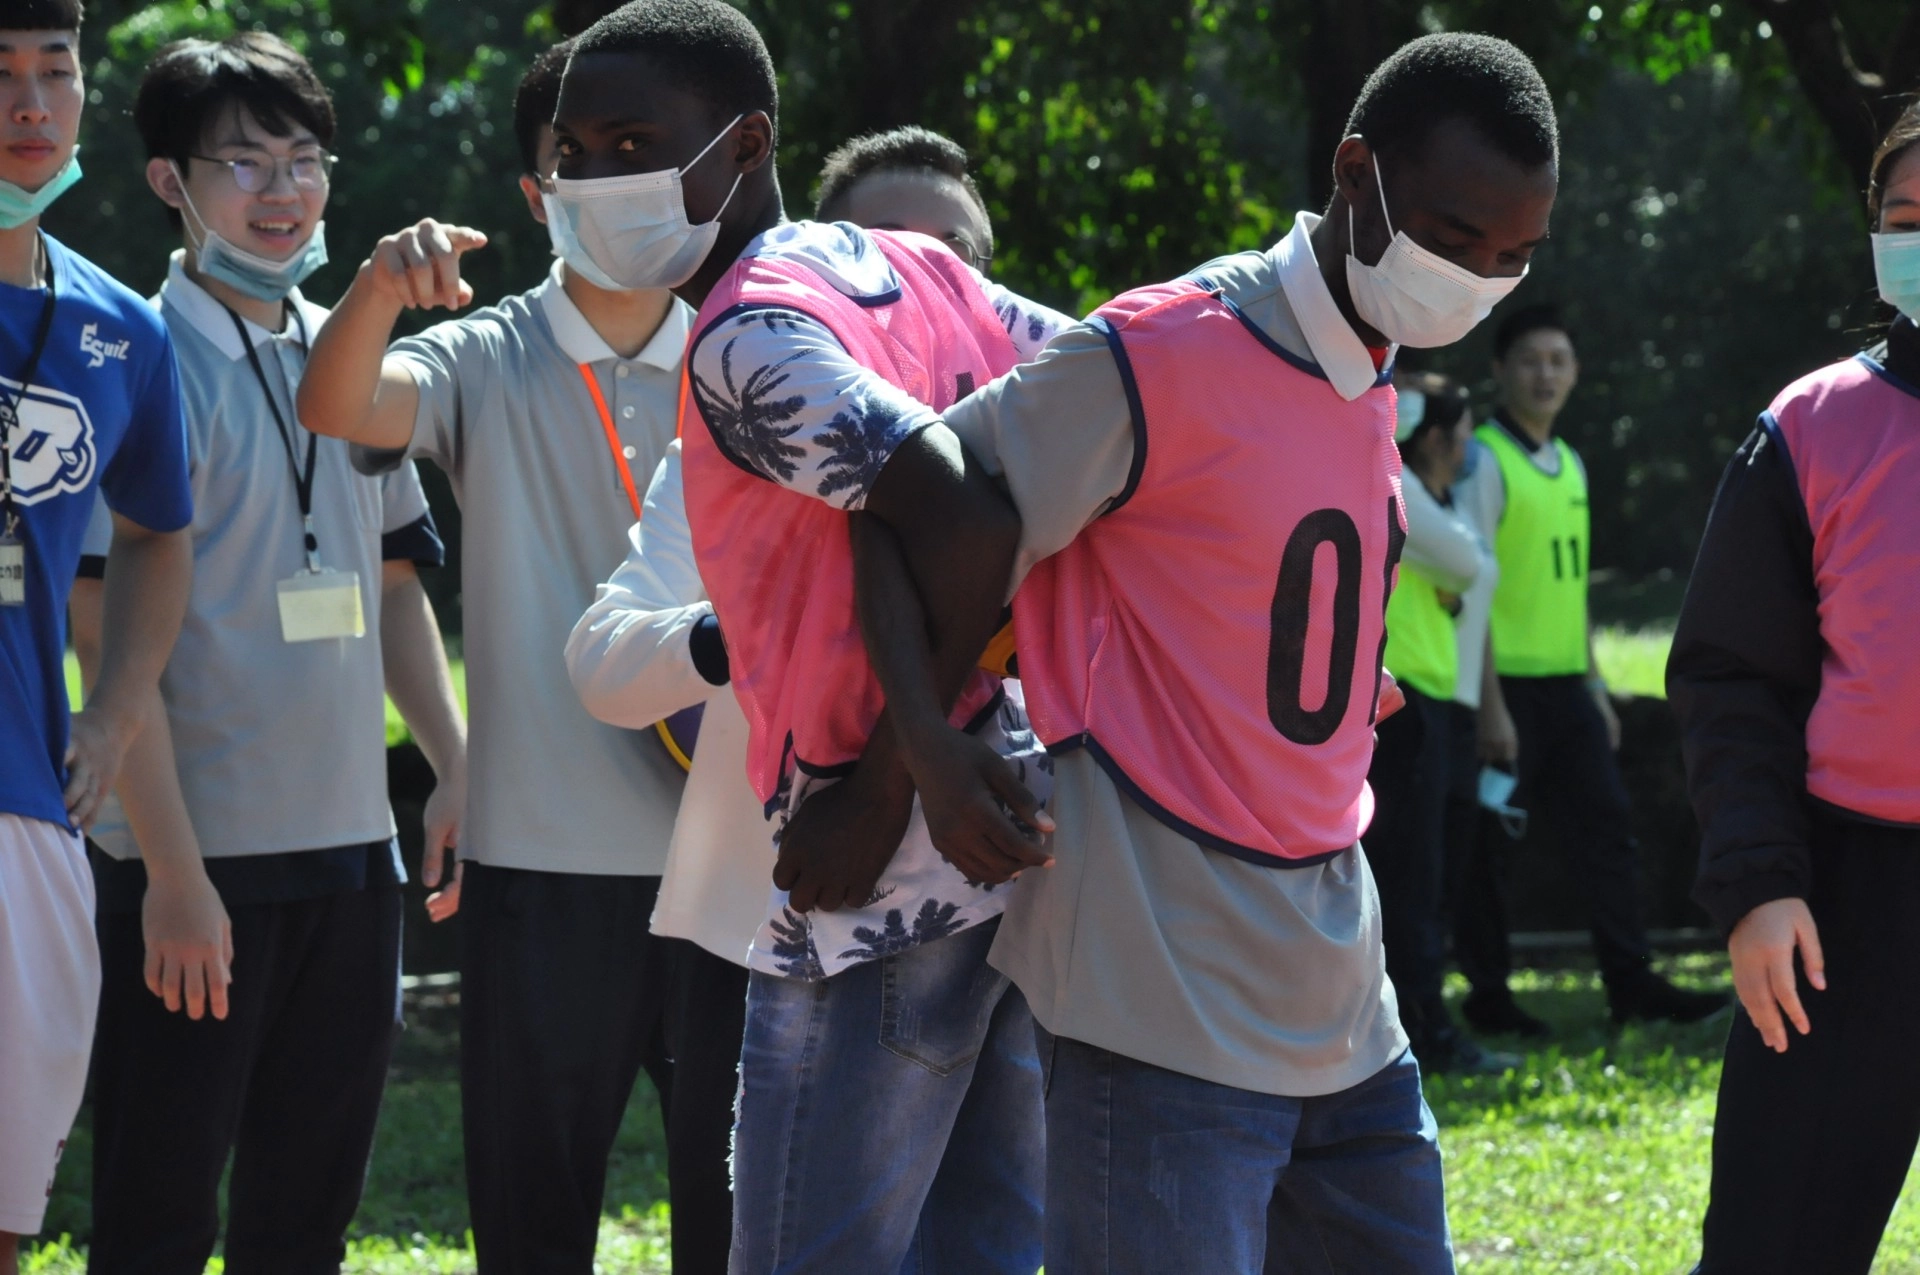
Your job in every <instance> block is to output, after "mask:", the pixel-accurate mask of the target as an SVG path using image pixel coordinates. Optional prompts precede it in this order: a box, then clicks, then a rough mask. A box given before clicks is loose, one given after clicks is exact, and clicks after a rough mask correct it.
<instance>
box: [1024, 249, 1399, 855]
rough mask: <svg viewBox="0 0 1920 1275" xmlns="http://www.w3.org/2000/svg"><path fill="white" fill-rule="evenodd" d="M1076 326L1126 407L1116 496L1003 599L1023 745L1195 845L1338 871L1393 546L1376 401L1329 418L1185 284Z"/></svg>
mask: <svg viewBox="0 0 1920 1275" xmlns="http://www.w3.org/2000/svg"><path fill="white" fill-rule="evenodd" d="M1092 321H1093V322H1095V323H1096V324H1101V323H1104V324H1105V326H1106V328H1107V331H1108V340H1109V341H1110V343H1112V345H1113V348H1114V355H1115V358H1116V360H1117V361H1118V362H1119V364H1120V368H1121V371H1122V374H1123V376H1127V377H1128V379H1129V382H1130V388H1131V390H1132V391H1133V392H1132V394H1130V397H1131V398H1132V399H1133V405H1134V420H1135V428H1136V436H1135V437H1136V444H1135V446H1136V453H1135V460H1134V465H1135V473H1136V474H1137V480H1136V482H1135V484H1134V485H1133V487H1132V489H1131V490H1130V492H1128V493H1123V494H1122V496H1121V498H1120V501H1119V502H1118V503H1117V504H1116V506H1115V507H1114V508H1113V509H1112V510H1110V511H1109V512H1108V513H1107V514H1105V515H1104V516H1102V517H1101V518H1099V519H1097V520H1096V521H1095V522H1093V523H1092V524H1091V525H1090V526H1088V527H1087V528H1086V530H1084V531H1082V532H1081V533H1080V536H1079V537H1078V538H1077V539H1076V540H1075V541H1074V542H1073V543H1072V544H1071V545H1069V546H1068V547H1067V548H1066V549H1065V550H1063V551H1062V552H1060V553H1058V554H1056V555H1055V556H1053V557H1052V558H1049V559H1047V560H1045V561H1043V562H1041V563H1040V564H1039V565H1038V566H1037V567H1035V568H1034V570H1033V573H1032V574H1031V575H1030V576H1029V577H1028V578H1027V580H1026V582H1025V584H1024V585H1022V587H1021V590H1020V592H1019V594H1018V596H1017V597H1016V598H1015V599H1014V627H1015V632H1016V635H1017V638H1018V641H1019V646H1020V670H1021V675H1022V683H1021V684H1022V686H1023V687H1025V689H1026V695H1027V708H1028V712H1029V713H1030V715H1031V716H1032V718H1033V723H1034V726H1035V727H1036V729H1037V730H1038V731H1039V734H1040V738H1041V739H1042V740H1043V741H1044V742H1045V743H1046V744H1047V745H1048V746H1049V748H1052V749H1054V750H1055V751H1060V750H1062V749H1066V748H1071V747H1076V746H1079V747H1086V748H1088V749H1091V750H1093V752H1094V754H1095V756H1096V757H1097V758H1098V759H1099V760H1100V762H1101V764H1102V765H1103V766H1105V767H1106V769H1107V770H1108V771H1109V773H1112V774H1113V775H1114V776H1115V779H1116V781H1117V782H1119V783H1120V784H1121V786H1122V787H1123V788H1126V789H1128V790H1130V791H1131V792H1132V793H1133V795H1134V796H1135V797H1136V798H1137V799H1140V800H1142V801H1143V803H1144V804H1145V805H1146V807H1147V808H1148V809H1149V810H1150V811H1152V812H1153V813H1154V814H1156V815H1157V816H1158V817H1159V818H1160V819H1162V820H1163V821H1164V822H1166V823H1167V824H1168V825H1170V826H1171V827H1174V828H1175V829H1177V830H1179V831H1181V832H1183V833H1185V834H1186V835H1188V836H1190V837H1193V838H1194V839H1195V840H1196V841H1199V842H1200V843H1201V844H1203V845H1208V846H1212V847H1213V848H1215V849H1219V850H1223V851H1225V852H1227V853H1229V854H1235V855H1238V856H1239V857H1241V858H1245V859H1250V860H1252V861H1254V862H1264V863H1273V862H1275V861H1276V860H1278V861H1286V862H1298V861H1312V860H1315V859H1318V858H1323V857H1325V856H1328V855H1331V854H1334V853H1338V852H1339V851H1341V850H1343V849H1345V848H1346V847H1348V846H1350V845H1352V844H1353V843H1354V841H1355V839H1356V838H1358V837H1359V835H1360V833H1361V831H1362V830H1363V829H1364V828H1365V827H1366V825H1367V823H1368V822H1369V820H1370V819H1371V818H1372V814H1373V795H1372V793H1371V791H1370V790H1369V789H1368V787H1367V765H1368V762H1369V761H1370V760H1371V758H1372V755H1373V720H1374V713H1375V706H1376V700H1377V697H1378V695H1379V691H1380V656H1381V651H1382V648H1383V647H1384V645H1385V631H1386V630H1385V611H1386V601H1387V597H1388V594H1389V592H1390V590H1391V588H1392V581H1393V573H1394V569H1395V564H1396V563H1397V561H1398V559H1399V556H1400V545H1401V544H1402V543H1403V542H1404V540H1405V538H1406V534H1405V528H1406V523H1405V519H1404V516H1403V514H1402V510H1401V505H1400V456H1399V453H1398V451H1396V450H1395V448H1394V445H1393V418H1394V396H1393V391H1392V389H1390V388H1388V387H1386V386H1385V385H1381V386H1379V387H1377V388H1375V389H1372V390H1369V391H1368V392H1367V393H1365V394H1363V395H1362V396H1361V397H1360V398H1359V399H1358V400H1356V401H1354V402H1351V403H1349V402H1347V401H1345V400H1344V399H1342V398H1341V397H1340V396H1339V395H1338V394H1337V393H1335V392H1334V389H1333V387H1332V385H1330V384H1329V383H1328V382H1327V381H1326V379H1325V378H1324V377H1322V376H1321V375H1319V373H1318V371H1317V369H1313V368H1311V366H1310V365H1307V364H1304V363H1303V362H1302V361H1301V360H1299V359H1297V358H1295V357H1294V356H1292V355H1290V354H1286V353H1284V352H1282V351H1281V350H1280V349H1279V348H1278V347H1277V346H1274V345H1273V344H1271V343H1270V342H1269V341H1268V340H1267V338H1266V337H1265V335H1264V334H1262V333H1260V332H1259V331H1258V330H1257V329H1255V328H1254V327H1253V326H1251V325H1250V324H1249V323H1247V322H1246V321H1245V320H1244V319H1243V318H1242V317H1241V316H1240V315H1239V314H1238V313H1237V311H1236V310H1235V309H1234V308H1233V307H1232V305H1231V304H1230V303H1228V302H1227V301H1226V300H1224V299H1223V298H1221V297H1219V296H1216V295H1214V294H1212V293H1208V292H1205V291H1202V290H1201V289H1200V288H1199V287H1197V286H1196V285H1194V284H1192V283H1185V282H1182V283H1171V284H1164V285H1159V286H1155V287H1151V288H1145V289H1141V290H1140V291H1137V292H1133V293H1129V294H1127V295H1126V296H1123V297H1120V298H1118V299H1116V300H1115V301H1113V302H1111V303H1109V304H1108V305H1106V306H1104V307H1102V308H1101V309H1100V310H1099V311H1097V312H1096V316H1095V319H1094V320H1092ZM1129 369H1131V371H1130V375H1129Z"/></svg>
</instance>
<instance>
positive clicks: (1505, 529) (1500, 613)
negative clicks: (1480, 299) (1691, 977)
mask: <svg viewBox="0 0 1920 1275" xmlns="http://www.w3.org/2000/svg"><path fill="white" fill-rule="evenodd" d="M1493 350H1494V357H1493V376H1494V381H1495V382H1496V384H1497V385H1498V387H1499V396H1500V401H1499V405H1498V407H1496V409H1495V410H1494V413H1493V419H1492V420H1490V421H1488V422H1486V423H1485V424H1483V425H1481V426H1480V428H1479V429H1478V430H1477V431H1476V432H1475V436H1476V437H1477V438H1478V439H1479V440H1480V442H1481V443H1482V444H1483V445H1485V447H1486V449H1487V451H1488V452H1489V453H1490V459H1491V463H1490V464H1483V465H1481V466H1479V467H1477V470H1476V476H1477V478H1478V480H1479V481H1478V482H1477V483H1476V485H1475V486H1474V487H1473V488H1472V489H1471V491H1470V493H1463V499H1462V500H1461V502H1460V503H1461V507H1462V510H1463V511H1464V512H1465V513H1466V514H1467V516H1468V517H1469V519H1470V520H1471V521H1473V522H1474V523H1475V524H1476V526H1477V529H1478V530H1479V532H1480V534H1481V535H1482V536H1483V537H1484V538H1485V539H1486V540H1487V541H1488V542H1489V543H1490V544H1492V545H1493V551H1494V555H1495V557H1496V558H1497V559H1498V561H1499V570H1500V575H1499V583H1498V584H1497V585H1496V586H1495V588H1494V593H1493V606H1492V617H1491V630H1492V632H1491V636H1492V643H1493V661H1494V671H1495V672H1496V673H1497V674H1498V676H1499V679H1500V695H1499V696H1498V697H1497V698H1495V697H1488V698H1487V699H1485V700H1484V701H1483V703H1482V721H1483V724H1484V729H1485V730H1486V733H1487V734H1488V736H1489V742H1488V746H1487V747H1488V751H1489V752H1499V751H1504V749H1505V748H1506V746H1507V744H1506V740H1507V739H1508V737H1511V739H1512V741H1513V746H1514V747H1516V748H1517V750H1518V757H1517V771H1518V775H1519V780H1520V783H1519V787H1518V788H1517V789H1516V791H1515V793H1514V795H1513V798H1512V800H1513V802H1514V804H1515V805H1517V806H1519V807H1521V808H1523V809H1526V810H1528V811H1529V812H1531V813H1532V814H1533V815H1535V816H1536V817H1539V816H1545V817H1546V818H1547V820H1548V824H1547V826H1548V828H1549V830H1550V831H1551V832H1552V833H1553V835H1554V837H1555V840H1556V841H1557V842H1558V844H1559V845H1560V846H1562V847H1563V848H1564V850H1565V852H1566V854H1567V856H1568V858H1569V861H1570V862H1571V864H1572V867H1573V871H1574V872H1575V873H1576V874H1577V876H1578V880H1579V883H1580V893H1581V894H1582V895H1583V896H1584V897H1585V898H1586V899H1587V901H1588V906H1589V909H1590V913H1591V917H1592V924H1593V946H1594V953H1595V955H1596V956H1597V957H1598V958H1599V964H1600V975H1601V978H1602V980H1603V981H1604V982H1605V984H1606V989H1607V1004H1608V1007H1609V1008H1610V1010H1611V1011H1612V1015H1613V1020H1614V1022H1616V1023H1626V1022H1632V1021H1636V1020H1659V1019H1665V1020H1670V1021H1673V1022H1695V1021H1697V1020H1699V1019H1702V1018H1706V1017H1707V1016H1709V1015H1711V1014H1714V1013H1716V1012H1718V1011H1719V1010H1721V1009H1722V1008H1723V1007H1724V1006H1725V1005H1726V1003H1727V997H1726V994H1725V993H1723V992H1695V991H1690V990H1687V989H1684V988H1680V987H1676V986H1674V985H1673V984H1672V983H1670V982H1668V981H1667V980H1666V979H1664V978H1662V977H1661V976H1659V975H1658V974H1656V973H1654V972H1653V969H1652V967H1651V964H1650V962H1651V957H1652V949H1651V947H1650V946H1649V945H1648V942H1647V930H1646V922H1645V920H1644V919H1643V917H1642V915H1641V905H1640V881H1639V847H1638V844H1637V843H1636V842H1635V840H1634V837H1633V828H1632V822H1631V809H1630V806H1629V802H1628V797H1627V790H1626V785H1625V783H1624V782H1623V781H1622V779H1621V777H1620V764H1619V761H1618V759H1617V758H1616V757H1615V755H1614V754H1615V752H1616V750H1617V749H1618V748H1619V745H1620V722H1619V719H1618V718H1617V717H1616V716H1615V715H1614V711H1613V704H1612V701H1611V699H1610V697H1609V695H1608V693H1607V685H1606V681H1605V679H1603V678H1602V677H1601V675H1600V669H1599V665H1598V664H1597V663H1596V662H1595V660H1594V657H1593V637H1592V632H1591V628H1590V624H1589V621H1588V615H1587V578H1588V565H1589V563H1590V561H1591V558H1592V536H1591V532H1590V527H1591V518H1590V516H1589V510H1588V504H1587V502H1588V493H1587V471H1586V466H1585V465H1584V464H1583V463H1582V462H1581V460H1580V457H1579V454H1578V453H1576V452H1575V451H1574V450H1573V448H1572V447H1571V446H1570V445H1568V443H1567V441H1566V440H1565V439H1563V438H1559V437H1556V436H1555V433H1554V425H1555V422H1556V421H1557V420H1558V419H1559V416H1560V413H1561V411H1562V410H1563V409H1564V408H1565V407H1566V405H1567V399H1568V396H1569V395H1571V394H1572V393H1573V388H1574V386H1575V384H1576V383H1577V382H1578V380H1579V376H1580V362H1579V359H1578V357H1577V356H1576V355H1575V353H1574V342H1573V336H1572V333H1571V332H1570V331H1569V329H1568V327H1567V324H1566V322H1565V321H1564V320H1563V319H1562V318H1561V317H1560V314H1559V312H1558V310H1556V309H1555V308H1554V307H1552V306H1548V305H1533V306H1527V307H1524V308H1522V309H1519V310H1516V311H1514V312H1513V313H1512V314H1510V315H1508V316H1507V317H1506V318H1505V319H1504V320H1502V322H1501V324H1500V326H1499V328H1498V329H1497V330H1496V331H1495V333H1494V342H1493ZM1469 496H1470V498H1467V497H1469ZM1463 918H1465V919H1470V920H1478V921H1482V922H1485V921H1488V920H1492V921H1495V922H1496V923H1498V922H1499V921H1500V919H1501V918H1500V917H1499V914H1498V912H1497V911H1496V910H1494V909H1490V908H1485V907H1480V908H1475V909H1473V910H1471V911H1468V912H1465V913H1463ZM1457 937H1458V938H1459V940H1460V946H1461V948H1462V951H1461V962H1462V965H1463V966H1465V967H1467V968H1468V978H1469V981H1470V982H1472V983H1473V992H1472V994H1470V995H1469V996H1468V998H1467V1000H1466V1003H1465V1004H1464V1005H1463V1006H1462V1010H1463V1012H1464V1013H1465V1015H1466V1018H1467V1021H1468V1022H1469V1023H1470V1024H1472V1025H1473V1026H1474V1027H1475V1028H1476V1029H1478V1030H1480V1031H1483V1032H1494V1033H1498V1032H1515V1033H1520V1034H1537V1032H1538V1031H1539V1027H1538V1020H1537V1019H1534V1018H1533V1017H1532V1016H1531V1015H1529V1014H1527V1013H1526V1012H1525V1011H1523V1010H1521V1008H1520V1007H1519V1005H1518V1004H1517V1003H1515V1001H1514V999H1513V994H1512V992H1511V991H1510V990H1509V988H1508V986H1507V975H1508V973H1509V972H1510V969H1511V958H1510V954H1509V953H1508V950H1507V937H1506V934H1505V933H1504V930H1503V931H1501V932H1499V933H1488V932H1485V930H1484V929H1481V928H1479V927H1474V926H1469V930H1468V933H1467V934H1466V935H1464V936H1457Z"/></svg>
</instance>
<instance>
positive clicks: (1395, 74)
mask: <svg viewBox="0 0 1920 1275" xmlns="http://www.w3.org/2000/svg"><path fill="white" fill-rule="evenodd" d="M1450 119H1465V120H1467V121H1468V122H1470V123H1471V124H1472V125H1473V126H1474V127H1475V128H1477V129H1478V130H1479V131H1480V132H1481V133H1482V134H1483V135H1484V136H1485V137H1486V138H1487V140H1489V141H1491V142H1492V143H1493V144H1494V145H1495V146H1497V147H1498V148H1499V149H1500V150H1501V152H1502V153H1504V154H1506V155H1507V156H1508V157H1510V158H1511V159H1513V160H1515V161H1516V162H1518V163H1521V164H1524V165H1526V166H1527V167H1529V168H1535V167H1539V166H1540V165H1543V164H1551V163H1554V162H1556V161H1557V160H1558V159H1559V155H1560V132H1559V127H1558V125H1557V124H1556V123H1555V122H1554V115H1553V96H1552V95H1551V94H1550V93H1548V92H1547V85H1546V82H1545V81H1544V80H1542V79H1541V78H1540V72H1539V71H1537V70H1535V69H1534V65H1533V61H1532V60H1531V59H1530V58H1528V57H1527V55H1526V54H1524V53H1522V52H1521V51H1520V50H1519V49H1517V48H1515V47H1514V46H1513V45H1511V44H1509V43H1507V42H1506V41H1505V40H1501V39H1496V38H1495V37H1493V36H1490V35H1473V34H1470V33H1466V32H1451V31H1450V32H1443V33H1441V34H1438V35H1425V36H1421V37H1420V38H1419V39H1417V40H1414V41H1411V42H1410V43H1407V44H1404V45H1402V46H1401V47H1400V49H1399V50H1398V51H1397V52H1395V53H1394V54H1393V56H1391V57H1389V58H1388V59H1387V60H1386V61H1384V62H1382V63H1381V64H1380V65H1379V66H1377V67H1375V68H1374V69H1373V74H1372V75H1369V76H1368V77H1367V82H1366V85H1365V86H1364V87H1362V88H1361V90H1360V96H1359V98H1358V99H1356V100H1355V101H1354V104H1353V113H1352V114H1350V115H1349V116H1347V136H1349V137H1351V136H1353V135H1354V134H1356V133H1357V134H1359V135H1360V136H1361V137H1364V138H1366V139H1367V142H1368V144H1369V145H1371V146H1372V147H1373V148H1374V149H1375V150H1376V151H1392V152H1398V153H1401V154H1405V153H1406V152H1407V151H1409V150H1412V149H1415V148H1417V147H1418V146H1419V145H1420V144H1421V143H1422V142H1424V141H1426V139H1427V137H1428V136H1429V135H1430V134H1431V133H1432V132H1433V130H1434V128H1435V126H1437V125H1438V124H1440V123H1441V122H1443V121H1445V120H1450Z"/></svg>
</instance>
